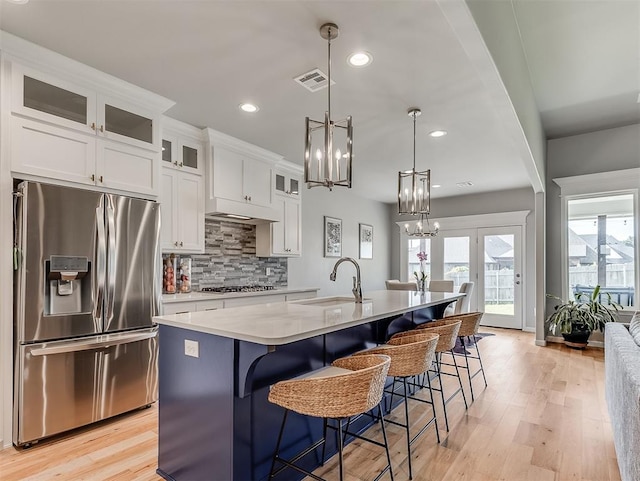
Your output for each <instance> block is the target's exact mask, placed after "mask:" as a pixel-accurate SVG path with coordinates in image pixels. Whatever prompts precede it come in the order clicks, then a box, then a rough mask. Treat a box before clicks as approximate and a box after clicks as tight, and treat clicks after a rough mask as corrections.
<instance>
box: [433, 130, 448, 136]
mask: <svg viewBox="0 0 640 481" xmlns="http://www.w3.org/2000/svg"><path fill="white" fill-rule="evenodd" d="M429 135H430V136H431V137H444V136H445V135H447V131H446V130H432V131H431V132H429Z"/></svg>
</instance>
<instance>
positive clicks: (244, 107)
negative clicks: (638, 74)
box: [240, 104, 260, 114]
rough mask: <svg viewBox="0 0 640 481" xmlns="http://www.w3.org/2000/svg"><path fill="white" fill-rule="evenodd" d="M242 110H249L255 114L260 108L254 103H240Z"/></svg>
mask: <svg viewBox="0 0 640 481" xmlns="http://www.w3.org/2000/svg"><path fill="white" fill-rule="evenodd" d="M240 110H242V111H243V112H248V113H250V114H253V113H255V112H257V111H258V110H260V109H259V108H258V106H257V105H253V104H240Z"/></svg>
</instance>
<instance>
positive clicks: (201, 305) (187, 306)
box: [163, 290, 318, 314]
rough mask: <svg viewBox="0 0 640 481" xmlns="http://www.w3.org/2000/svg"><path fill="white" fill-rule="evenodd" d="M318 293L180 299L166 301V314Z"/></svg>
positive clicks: (295, 297)
mask: <svg viewBox="0 0 640 481" xmlns="http://www.w3.org/2000/svg"><path fill="white" fill-rule="evenodd" d="M180 295H181V294H177V295H170V296H171V297H170V298H172V299H173V297H174V296H176V298H177V299H179V298H180ZM317 295H318V291H317V290H309V291H302V292H285V293H279V294H256V295H243V296H240V297H231V298H226V299H203V300H193V298H191V299H190V300H186V299H185V300H184V301H182V300H179V301H178V302H164V303H163V311H164V314H181V313H184V312H195V311H215V310H218V309H223V308H230V307H240V306H253V305H257V304H267V303H270V302H284V301H297V300H302V299H313V298H314V297H316V296H317Z"/></svg>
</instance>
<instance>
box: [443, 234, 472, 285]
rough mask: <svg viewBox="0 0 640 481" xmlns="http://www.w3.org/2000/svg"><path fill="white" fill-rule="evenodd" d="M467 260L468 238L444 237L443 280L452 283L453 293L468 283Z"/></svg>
mask: <svg viewBox="0 0 640 481" xmlns="http://www.w3.org/2000/svg"><path fill="white" fill-rule="evenodd" d="M469 259H470V237H469V236H459V237H444V279H445V280H451V281H453V291H454V292H458V290H459V289H460V285H462V283H463V282H468V281H469V271H470V262H469Z"/></svg>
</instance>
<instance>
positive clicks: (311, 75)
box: [293, 68, 335, 92]
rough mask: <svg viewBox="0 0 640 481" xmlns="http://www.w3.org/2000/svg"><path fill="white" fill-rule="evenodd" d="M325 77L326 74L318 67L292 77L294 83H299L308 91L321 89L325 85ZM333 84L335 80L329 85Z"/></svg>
mask: <svg viewBox="0 0 640 481" xmlns="http://www.w3.org/2000/svg"><path fill="white" fill-rule="evenodd" d="M327 77H328V76H327V74H325V73H324V72H323V71H322V70H320V69H319V68H315V69H313V70H311V71H309V72H306V73H303V74H302V75H298V76H297V77H294V78H293V80H295V81H296V83H299V84H300V85H302V86H303V87H304V88H306V89H307V90H309V91H310V92H317V91H318V90H322V89H323V88H325V87H326V86H327ZM334 84H335V82H334V81H333V80H332V81H331V85H334Z"/></svg>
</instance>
